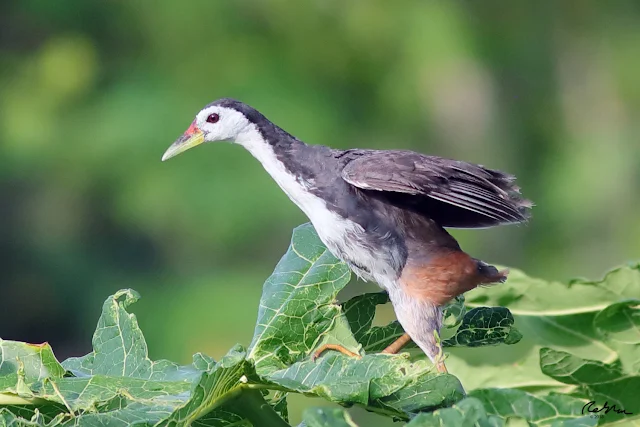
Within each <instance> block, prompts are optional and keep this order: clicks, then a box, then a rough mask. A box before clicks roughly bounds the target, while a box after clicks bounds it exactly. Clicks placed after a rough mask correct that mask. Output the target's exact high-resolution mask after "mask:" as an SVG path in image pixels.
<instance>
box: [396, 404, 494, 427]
mask: <svg viewBox="0 0 640 427" xmlns="http://www.w3.org/2000/svg"><path fill="white" fill-rule="evenodd" d="M504 425H505V421H504V419H502V418H499V417H497V416H494V415H487V412H486V411H485V409H484V406H483V405H482V402H480V401H479V400H478V399H475V398H473V397H467V398H465V399H463V400H461V401H460V402H458V403H456V404H455V405H453V406H451V407H450V408H443V409H438V410H436V411H433V412H431V413H429V414H419V415H418V416H416V417H415V418H414V419H412V420H411V422H410V423H409V424H407V427H441V426H447V427H466V426H477V427H502V426H504Z"/></svg>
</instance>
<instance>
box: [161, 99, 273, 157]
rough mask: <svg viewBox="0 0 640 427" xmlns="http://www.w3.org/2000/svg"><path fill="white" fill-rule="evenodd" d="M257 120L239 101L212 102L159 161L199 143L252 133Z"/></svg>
mask: <svg viewBox="0 0 640 427" xmlns="http://www.w3.org/2000/svg"><path fill="white" fill-rule="evenodd" d="M260 117H262V115H261V114H260V113H258V112H257V111H256V110H255V109H253V108H251V107H249V106H248V105H246V104H243V103H242V102H240V101H236V100H233V99H229V98H224V99H220V100H218V101H215V102H212V103H211V104H209V105H207V106H206V107H204V108H203V109H202V110H200V112H199V113H198V114H196V118H195V120H194V121H193V122H192V123H191V126H189V128H188V129H187V130H186V131H185V132H184V134H183V135H182V136H181V137H180V138H178V139H177V140H176V142H174V143H173V144H171V146H170V147H169V148H168V149H167V151H166V152H165V153H164V155H163V156H162V161H165V160H168V159H170V158H172V157H175V156H177V155H178V154H180V153H182V152H184V151H187V150H188V149H190V148H193V147H196V146H198V145H200V144H202V143H203V142H216V141H235V140H237V139H238V137H240V136H241V135H242V134H243V133H245V132H247V131H249V130H254V129H255V121H256V120H260ZM252 119H253V120H252Z"/></svg>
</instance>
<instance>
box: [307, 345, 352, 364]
mask: <svg viewBox="0 0 640 427" xmlns="http://www.w3.org/2000/svg"><path fill="white" fill-rule="evenodd" d="M327 350H334V351H338V352H340V353H342V354H344V355H345V356H349V357H355V358H357V359H360V355H359V354H357V353H354V352H353V351H351V350H347V349H346V348H344V347H343V346H341V345H340V344H323V345H322V346H320V348H319V349H317V350H316V351H315V352H314V353H313V355H312V356H311V360H312V361H314V360H316V359H317V358H318V357H320V355H321V354H322V353H324V352H325V351H327Z"/></svg>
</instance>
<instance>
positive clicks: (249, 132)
mask: <svg viewBox="0 0 640 427" xmlns="http://www.w3.org/2000/svg"><path fill="white" fill-rule="evenodd" d="M235 142H236V143H237V144H240V145H242V146H243V147H244V148H246V149H247V150H248V151H249V152H250V153H251V154H252V155H253V157H255V158H256V159H258V161H259V162H260V163H261V164H262V166H263V167H264V168H265V170H266V171H267V172H268V173H269V175H271V177H272V178H273V179H274V180H275V181H276V182H277V183H278V185H279V186H280V188H282V190H283V191H284V192H285V193H286V194H287V195H288V196H289V198H290V199H291V200H293V201H294V202H295V203H296V204H298V202H299V199H300V195H301V191H302V189H303V186H304V184H303V180H302V179H301V178H302V177H300V176H298V174H296V172H295V171H296V170H298V169H299V166H300V165H299V164H298V162H299V159H298V157H299V156H296V154H297V153H300V152H301V151H304V150H305V149H307V148H309V147H308V146H307V145H306V144H305V143H303V142H302V141H299V140H297V139H295V138H294V137H292V136H291V135H289V134H288V133H286V132H285V131H283V130H282V129H280V128H277V127H276V126H275V125H274V126H273V128H269V129H258V127H257V126H256V125H251V126H248V127H247V128H246V129H245V130H244V131H243V132H241V133H240V134H239V135H238V137H237V138H236V140H235ZM300 157H303V156H300Z"/></svg>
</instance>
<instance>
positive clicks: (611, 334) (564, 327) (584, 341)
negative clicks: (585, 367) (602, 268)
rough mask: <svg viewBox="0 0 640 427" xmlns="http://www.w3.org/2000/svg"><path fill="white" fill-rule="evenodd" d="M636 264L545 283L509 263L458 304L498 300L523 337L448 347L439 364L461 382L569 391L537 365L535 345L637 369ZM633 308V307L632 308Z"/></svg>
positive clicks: (639, 285)
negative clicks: (501, 343)
mask: <svg viewBox="0 0 640 427" xmlns="http://www.w3.org/2000/svg"><path fill="white" fill-rule="evenodd" d="M638 295H640V265H639V264H637V263H633V264H629V265H624V266H622V267H618V268H615V269H613V270H612V271H610V272H609V273H607V274H606V275H605V276H604V278H603V279H601V280H595V281H588V280H573V281H570V282H568V283H566V284H565V283H561V282H552V281H546V280H542V279H536V278H531V277H528V276H526V275H525V274H524V273H522V272H521V271H519V270H517V269H511V272H510V274H509V279H508V280H507V282H506V283H503V284H500V285H496V286H491V287H486V288H477V289H474V290H473V291H470V292H468V293H467V294H466V304H467V305H468V306H472V307H479V306H483V305H506V306H507V307H508V308H509V310H510V311H511V313H512V314H513V316H514V319H515V322H516V324H517V325H518V330H519V331H520V332H521V333H522V335H523V338H522V340H521V341H520V342H518V343H517V344H516V345H513V346H509V347H508V348H492V347H486V348H480V349H475V350H470V349H466V348H464V347H459V348H458V347H456V348H451V349H450V350H449V357H448V359H447V366H448V367H449V368H450V370H451V371H452V372H455V373H456V374H458V375H459V376H460V377H461V378H463V379H464V380H463V383H464V385H465V388H466V389H468V390H469V389H474V388H479V387H516V388H519V389H522V390H527V391H531V392H534V393H544V392H550V391H555V392H572V391H573V390H574V389H575V388H576V387H574V386H571V385H568V384H566V383H563V382H561V381H557V380H556V379H554V378H552V377H550V376H547V375H545V374H544V373H543V372H542V371H541V370H540V368H539V367H540V360H539V354H540V349H542V348H543V347H549V348H553V349H555V350H558V351H566V352H569V353H571V354H572V355H575V356H576V357H579V358H582V359H591V360H598V361H601V362H602V363H604V364H612V363H614V362H615V363H620V366H621V369H622V370H623V372H626V373H627V374H634V373H635V374H637V373H638V372H639V371H640V332H638V322H639V320H638V315H637V314H635V315H634V313H637V306H638V302H637V297H638ZM634 307H636V308H634Z"/></svg>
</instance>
